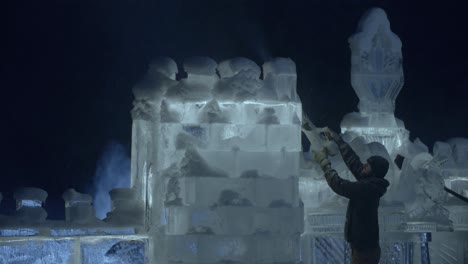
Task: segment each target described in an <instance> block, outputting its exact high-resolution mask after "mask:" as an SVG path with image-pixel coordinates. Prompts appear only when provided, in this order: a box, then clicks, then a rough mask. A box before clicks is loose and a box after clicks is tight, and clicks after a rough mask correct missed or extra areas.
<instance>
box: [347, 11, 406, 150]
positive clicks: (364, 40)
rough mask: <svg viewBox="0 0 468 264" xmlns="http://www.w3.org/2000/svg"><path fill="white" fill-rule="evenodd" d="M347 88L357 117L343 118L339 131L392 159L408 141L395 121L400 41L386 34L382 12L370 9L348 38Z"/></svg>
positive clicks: (387, 25) (386, 23) (400, 77)
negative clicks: (354, 98) (375, 146)
mask: <svg viewBox="0 0 468 264" xmlns="http://www.w3.org/2000/svg"><path fill="white" fill-rule="evenodd" d="M348 41H349V46H350V49H351V84H352V86H353V88H354V91H355V92H356V94H357V96H358V97H359V105H358V108H359V113H356V112H353V113H349V114H347V115H346V116H345V117H344V118H343V120H342V122H341V131H342V133H344V134H346V135H347V137H348V138H350V139H349V140H352V139H353V138H355V137H357V136H363V137H364V139H365V141H366V142H367V143H369V142H379V143H381V144H383V145H384V146H385V148H386V149H387V150H388V152H389V153H390V156H391V157H392V158H395V157H396V155H397V153H398V151H399V150H400V148H401V147H402V146H403V145H405V144H406V143H407V142H408V141H409V132H408V131H407V130H406V129H405V126H404V123H403V121H401V120H399V119H398V118H395V116H394V110H395V99H396V97H397V96H398V93H399V92H400V90H401V88H402V86H403V68H402V53H401V41H400V39H399V38H398V36H397V35H395V34H394V33H393V32H392V31H391V30H390V22H389V21H388V19H387V15H386V14H385V11H383V10H382V9H380V8H372V9H370V10H369V11H367V12H366V13H365V14H364V15H363V16H362V18H361V20H360V21H359V25H358V28H357V32H356V33H355V34H354V35H352V36H351V37H350V38H349V40H348Z"/></svg>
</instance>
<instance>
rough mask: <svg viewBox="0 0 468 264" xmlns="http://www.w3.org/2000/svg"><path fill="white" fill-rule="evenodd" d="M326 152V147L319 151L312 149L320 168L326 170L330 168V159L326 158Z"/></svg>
mask: <svg viewBox="0 0 468 264" xmlns="http://www.w3.org/2000/svg"><path fill="white" fill-rule="evenodd" d="M327 158H328V154H327V149H326V148H324V149H322V150H321V151H317V152H315V151H314V159H315V161H317V163H318V164H320V167H321V168H322V170H324V171H326V170H328V169H330V168H331V164H330V161H329V160H328V159H327Z"/></svg>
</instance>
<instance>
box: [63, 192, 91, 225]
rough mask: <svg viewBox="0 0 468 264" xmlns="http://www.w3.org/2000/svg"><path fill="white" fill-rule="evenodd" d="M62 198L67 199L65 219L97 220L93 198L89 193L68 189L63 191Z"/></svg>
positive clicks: (77, 220) (85, 221)
mask: <svg viewBox="0 0 468 264" xmlns="http://www.w3.org/2000/svg"><path fill="white" fill-rule="evenodd" d="M62 198H63V200H64V201H65V220H66V221H67V222H73V223H87V222H90V221H93V220H96V217H95V215H96V214H95V211H94V207H93V199H92V197H91V196H90V195H89V194H84V193H79V192H77V191H75V190H74V189H68V190H66V191H65V192H64V193H63V195H62Z"/></svg>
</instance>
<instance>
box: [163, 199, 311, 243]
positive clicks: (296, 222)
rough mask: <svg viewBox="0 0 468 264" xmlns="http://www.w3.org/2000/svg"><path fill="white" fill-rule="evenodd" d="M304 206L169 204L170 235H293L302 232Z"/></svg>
mask: <svg viewBox="0 0 468 264" xmlns="http://www.w3.org/2000/svg"><path fill="white" fill-rule="evenodd" d="M302 211H303V210H302V208H301V207H294V208H293V207H277V208H271V207H252V206H217V207H197V206H169V207H167V208H166V217H167V223H168V224H167V227H166V232H167V234H169V235H184V234H207V235H237V236H246V235H254V234H257V233H258V234H270V235H291V234H297V233H301V232H302V231H303V229H302V228H303V224H302V223H303V218H304V216H303V214H302Z"/></svg>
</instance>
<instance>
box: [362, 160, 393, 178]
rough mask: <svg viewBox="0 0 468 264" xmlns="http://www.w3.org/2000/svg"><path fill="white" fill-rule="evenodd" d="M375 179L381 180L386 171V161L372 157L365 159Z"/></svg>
mask: <svg viewBox="0 0 468 264" xmlns="http://www.w3.org/2000/svg"><path fill="white" fill-rule="evenodd" d="M367 162H368V163H369V165H370V166H371V168H372V172H373V174H374V176H375V177H377V178H381V179H383V178H384V177H385V175H386V174H387V171H388V165H389V164H388V161H387V160H386V159H385V158H383V157H381V156H372V157H370V158H368V159H367Z"/></svg>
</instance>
